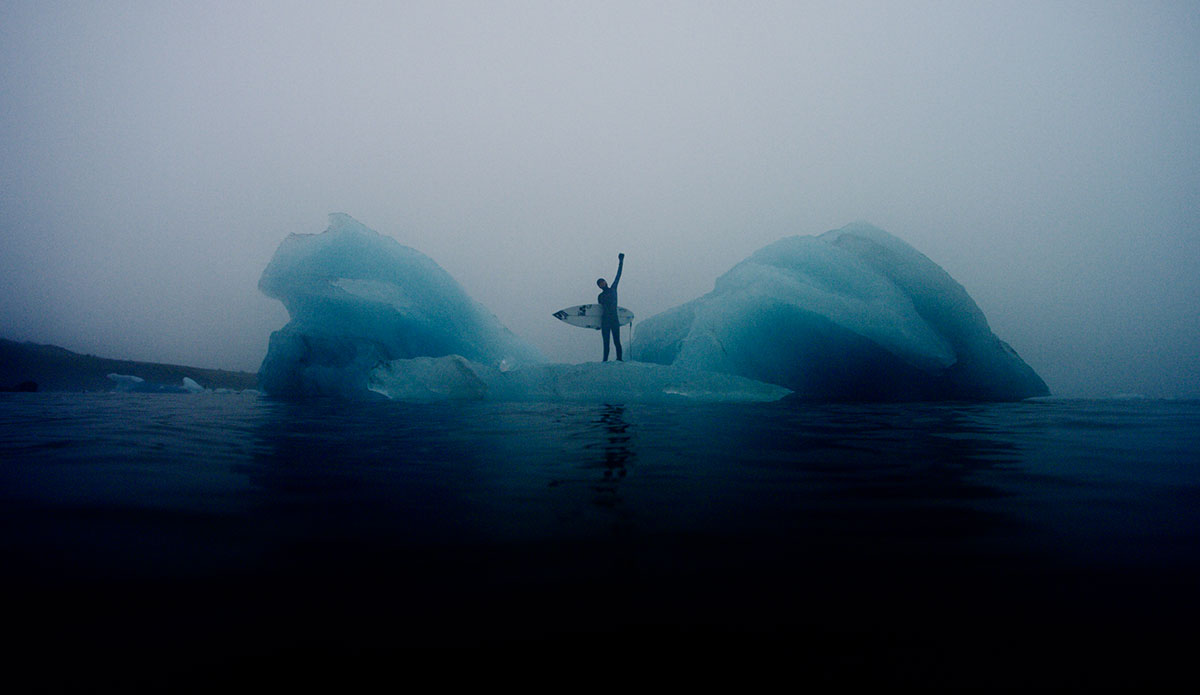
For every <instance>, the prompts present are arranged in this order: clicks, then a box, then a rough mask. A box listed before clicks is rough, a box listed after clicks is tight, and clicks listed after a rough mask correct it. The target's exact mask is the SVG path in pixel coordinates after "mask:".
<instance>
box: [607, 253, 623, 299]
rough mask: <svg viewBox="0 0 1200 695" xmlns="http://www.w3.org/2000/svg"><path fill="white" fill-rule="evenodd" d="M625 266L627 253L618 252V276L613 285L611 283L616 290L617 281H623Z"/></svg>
mask: <svg viewBox="0 0 1200 695" xmlns="http://www.w3.org/2000/svg"><path fill="white" fill-rule="evenodd" d="M624 267H625V254H623V253H618V254H617V277H615V278H613V281H612V285H609V286H610V287H612V288H613V289H614V290H615V289H617V283H618V282H620V281H621V270H622V269H623V268H624Z"/></svg>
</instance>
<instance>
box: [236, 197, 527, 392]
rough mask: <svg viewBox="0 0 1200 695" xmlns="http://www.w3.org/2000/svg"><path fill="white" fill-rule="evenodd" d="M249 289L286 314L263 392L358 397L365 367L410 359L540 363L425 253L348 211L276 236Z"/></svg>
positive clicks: (263, 374)
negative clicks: (319, 225)
mask: <svg viewBox="0 0 1200 695" xmlns="http://www.w3.org/2000/svg"><path fill="white" fill-rule="evenodd" d="M258 287H259V289H260V290H262V292H263V293H265V294H266V295H268V296H270V297H274V298H276V299H279V300H280V301H282V302H283V304H284V306H285V307H286V308H287V310H288V314H289V315H290V316H291V321H289V322H288V324H287V325H285V326H284V327H283V328H281V329H280V330H278V331H275V332H274V333H272V334H271V340H270V344H269V347H268V350H267V356H266V358H265V359H264V360H263V363H262V367H261V368H260V369H259V384H260V386H261V388H262V389H263V390H265V391H267V392H268V393H272V394H276V395H321V394H326V395H329V394H338V395H351V396H353V395H362V394H364V393H366V392H367V379H368V375H369V373H370V372H371V370H373V369H374V368H375V367H377V366H379V365H381V364H384V363H387V362H390V361H392V360H397V359H411V358H414V357H441V356H445V355H461V356H463V357H465V358H466V359H469V360H472V361H474V362H479V363H481V364H485V365H488V366H494V367H499V366H500V365H502V364H504V365H520V364H530V363H538V362H542V361H543V359H542V356H541V354H540V353H539V352H538V351H537V350H536V349H535V348H534V347H532V346H530V345H529V344H527V343H525V342H524V341H522V340H520V339H518V338H517V337H516V336H515V335H513V334H512V333H511V332H510V331H509V330H508V329H507V328H505V327H504V326H503V325H502V324H501V323H500V321H499V320H498V319H497V318H496V317H495V316H493V315H492V314H491V313H490V312H489V311H488V310H487V309H485V308H484V307H483V306H482V305H481V304H479V303H478V302H476V301H475V300H473V299H471V298H470V297H469V296H467V294H466V292H464V291H463V289H462V288H461V287H460V286H459V284H458V283H457V282H456V281H455V280H454V278H452V277H450V274H449V273H447V272H446V271H445V270H443V269H442V268H441V267H440V266H439V265H438V264H437V263H435V262H433V260H432V259H430V258H429V257H428V256H426V255H425V254H423V253H421V252H420V251H417V250H416V249H412V248H409V247H407V246H403V245H401V244H400V243H399V242H397V241H395V240H394V239H391V238H389V237H385V236H381V235H380V234H378V233H377V232H375V231H373V230H371V229H368V228H366V227H364V226H363V225H362V224H360V223H359V222H357V221H356V220H354V219H353V218H351V217H350V216H348V215H343V214H333V215H330V217H329V228H328V229H326V230H325V231H324V232H322V233H321V234H292V235H290V236H288V237H287V238H286V239H284V241H283V242H282V243H281V244H280V245H279V248H278V249H277V250H276V251H275V256H274V257H273V258H272V259H271V262H270V263H269V264H268V265H267V268H266V269H265V270H264V271H263V274H262V278H261V279H260V280H259V283H258Z"/></svg>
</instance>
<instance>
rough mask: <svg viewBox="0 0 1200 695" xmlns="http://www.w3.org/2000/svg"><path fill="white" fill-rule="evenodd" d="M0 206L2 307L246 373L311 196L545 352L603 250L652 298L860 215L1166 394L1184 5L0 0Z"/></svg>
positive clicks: (655, 301) (1183, 277)
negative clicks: (439, 275)
mask: <svg viewBox="0 0 1200 695" xmlns="http://www.w3.org/2000/svg"><path fill="white" fill-rule="evenodd" d="M0 211H2V213H3V215H2V217H0V219H2V220H3V229H2V230H0V279H2V280H0V282H2V283H3V284H2V288H3V289H2V292H0V337H6V338H11V339H18V340H31V341H35V342H43V343H54V344H58V345H62V346H64V347H67V348H70V349H72V350H76V351H80V352H87V353H92V354H97V355H102V356H106V357H121V358H129V359H138V360H151V361H160V362H172V363H183V364H191V365H195V366H201V367H217V368H227V369H244V370H256V369H257V368H258V365H259V362H260V361H261V360H262V358H263V356H264V355H265V353H266V348H267V338H268V336H269V334H270V332H271V331H273V330H275V329H277V328H279V327H281V326H282V325H283V324H284V323H285V322H286V320H287V315H286V312H285V311H284V310H283V308H282V306H281V305H280V304H279V303H278V302H276V301H274V300H270V299H268V298H266V297H264V296H263V295H261V294H260V293H259V292H258V290H257V282H258V277H259V274H260V273H261V272H262V269H263V268H264V267H265V266H266V264H267V262H268V261H269V260H270V258H271V255H272V253H273V252H274V250H275V247H276V246H277V245H278V244H279V242H280V241H281V240H282V239H283V238H284V237H285V236H286V235H287V234H289V233H293V232H299V233H316V232H320V231H322V230H323V229H324V228H325V226H326V219H327V214H328V213H330V212H345V213H348V214H350V215H352V216H353V217H355V218H356V219H358V220H359V221H361V222H363V223H364V224H366V225H367V226H369V227H371V228H373V229H376V230H377V231H379V232H381V233H383V234H387V235H389V236H392V237H394V238H395V239H397V240H398V241H400V242H401V243H404V244H407V245H410V246H413V247H415V248H417V249H420V250H421V251H423V252H424V253H426V254H428V255H429V256H431V257H432V258H433V259H434V260H436V261H437V262H438V263H439V264H441V265H442V266H443V267H444V268H445V269H446V270H447V271H449V272H450V273H451V274H452V275H454V276H455V277H456V278H457V279H458V280H459V282H460V283H461V284H462V285H463V286H464V288H465V289H466V290H467V292H468V293H470V294H471V295H472V296H474V297H475V298H476V299H478V300H480V301H481V302H482V303H483V304H484V305H486V306H487V307H488V308H489V309H491V310H492V311H493V312H494V313H495V314H496V315H497V316H498V317H499V318H500V320H501V321H503V322H504V323H505V324H506V325H507V326H508V327H509V328H511V329H512V330H513V331H514V332H515V333H517V334H518V335H520V336H522V337H524V338H526V339H528V340H530V341H531V342H533V343H534V344H535V345H536V346H537V347H539V348H540V349H541V350H542V351H543V352H544V353H545V354H546V356H547V357H548V358H550V359H552V360H555V361H565V362H579V361H584V360H591V359H598V357H599V352H600V339H599V336H598V335H597V334H596V333H594V332H591V331H585V330H581V329H577V328H572V327H569V326H565V325H563V324H561V323H559V322H558V321H556V320H555V319H553V318H552V317H551V316H550V314H551V313H552V312H554V311H555V310H557V309H561V308H563V307H566V306H569V305H573V304H579V303H584V302H591V301H594V300H595V295H596V292H597V290H596V287H595V280H596V278H598V277H606V278H609V279H610V280H611V278H612V274H613V273H614V272H615V270H616V255H617V253H618V252H624V253H625V254H626V255H627V257H626V265H625V274H624V277H623V278H622V281H621V288H620V289H621V300H622V305H624V306H627V307H629V308H630V309H632V310H633V311H634V312H635V313H637V315H638V316H639V317H640V318H648V317H649V316H651V315H653V314H655V313H657V312H659V311H662V310H664V309H667V308H669V307H671V306H674V305H676V304H679V303H681V302H683V301H686V300H689V299H692V298H694V297H696V296H698V295H700V294H703V293H704V292H707V291H709V290H710V289H712V285H713V281H714V280H715V279H716V277H718V276H719V275H720V274H721V273H723V272H725V271H726V270H728V269H729V268H730V267H731V266H732V265H733V264H734V263H736V262H737V261H739V260H741V259H743V258H744V257H746V256H748V255H749V254H750V253H752V252H753V251H754V250H756V249H758V248H760V247H761V246H764V245H765V244H768V243H770V242H772V241H775V240H777V239H779V238H781V237H783V236H786V235H790V234H819V233H821V232H824V231H826V230H829V229H833V228H837V227H841V226H843V225H845V224H847V223H849V222H853V221H858V220H862V221H867V222H870V223H872V224H874V225H877V226H879V227H882V228H884V229H886V230H888V231H889V232H891V233H893V234H895V235H897V236H899V237H901V238H903V239H905V240H906V241H908V242H909V243H910V244H912V245H913V246H915V247H916V248H917V249H919V250H921V251H922V252H923V253H925V254H926V255H928V256H929V257H930V258H932V259H933V260H934V261H936V262H937V263H939V264H941V265H942V267H944V268H945V269H946V270H947V271H948V272H949V273H950V274H951V275H952V276H954V277H955V278H956V279H957V280H958V281H959V282H961V283H962V284H963V285H964V286H965V287H966V288H967V290H968V291H969V292H970V293H971V295H972V296H973V297H974V298H975V300H976V301H977V302H978V303H979V305H980V307H981V308H982V309H983V311H984V313H985V314H986V315H987V317H988V319H989V321H990V323H991V325H992V328H993V330H994V331H995V332H996V333H997V334H998V335H999V336H1000V337H1001V338H1003V339H1005V340H1006V341H1008V342H1009V343H1011V344H1012V346H1013V347H1014V348H1016V350H1017V351H1018V352H1019V353H1020V354H1021V355H1022V357H1023V358H1024V359H1025V360H1026V361H1027V362H1028V363H1029V364H1030V365H1031V366H1032V367H1033V368H1034V369H1035V370H1037V371H1038V372H1039V373H1040V374H1041V375H1042V377H1043V378H1044V379H1045V380H1046V382H1047V383H1048V384H1049V386H1050V388H1051V390H1052V391H1053V392H1054V393H1055V394H1058V395H1068V396H1105V395H1112V394H1118V393H1140V394H1144V395H1148V396H1168V397H1169V396H1191V397H1195V396H1200V308H1198V307H1200V5H1197V4H1196V3H1191V2H1177V3H1172V2H1164V3H1156V2H1142V1H1138V2H1127V3H1111V2H1093V1H1086V2H1077V3H1076V2H1059V3H1047V2H998V3H953V2H946V3H941V2H939V3H920V2H903V3H900V2H880V3H853V2H830V3H800V2H780V3H698V2H689V3H666V2H663V3H657V2H656V3H645V2H636V3H617V2H606V3H548V2H547V3H526V2H518V3H505V2H495V3H488V2H481V3H454V2H430V3H392V2H381V3H351V4H344V3H326V4H316V5H315V6H308V5H302V4H300V3H161V2H111V3H90V2H80V3H35V2H4V3H3V4H0ZM635 327H636V326H635ZM635 350H636V346H635ZM635 357H636V354H635Z"/></svg>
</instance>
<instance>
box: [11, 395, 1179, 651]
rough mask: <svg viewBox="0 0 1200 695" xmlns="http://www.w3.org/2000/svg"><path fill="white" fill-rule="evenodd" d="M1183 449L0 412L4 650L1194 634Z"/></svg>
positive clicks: (1005, 439) (210, 403) (770, 416)
mask: <svg viewBox="0 0 1200 695" xmlns="http://www.w3.org/2000/svg"><path fill="white" fill-rule="evenodd" d="M26 396H27V397H26ZM1198 432H1200V405H1198V404H1189V403H1157V404H1154V403H1150V404H1125V403H1100V404H1089V403H1080V402H1067V403H1061V402H1059V403H1056V402H1032V403H1019V404H990V405H972V404H905V405H845V404H840V405H814V404H801V403H780V404H764V405H749V406H736V407H735V406H720V405H706V406H689V407H680V406H649V405H632V404H630V405H624V406H622V405H579V404H574V405H572V404H561V403H558V404H551V403H532V404H496V403H466V404H464V403H455V404H421V405H417V404H402V403H390V402H368V403H353V402H343V401H334V400H311V401H303V402H289V401H273V400H269V399H255V398H249V397H244V396H229V397H222V396H220V395H216V394H210V395H202V396H177V397H171V396H162V395H158V396H155V395H140V394H126V395H117V396H113V397H108V396H104V397H101V396H87V397H71V398H67V397H63V396H53V395H43V394H0V515H3V516H2V520H3V522H4V523H2V524H0V551H2V552H3V557H4V558H5V559H6V560H7V564H6V577H7V580H8V581H9V582H11V583H12V587H10V593H12V595H21V596H26V595H31V596H35V598H36V599H37V600H35V601H33V602H31V603H29V606H30V607H29V608H28V609H27V610H25V612H24V613H22V614H20V615H19V616H17V623H16V624H17V628H16V629H17V630H18V631H20V630H37V629H42V628H39V626H42V625H63V626H67V627H71V628H77V627H78V626H79V625H80V622H81V621H80V619H79V618H78V617H77V613H81V612H82V613H86V612H87V611H89V610H90V611H92V616H93V617H92V625H93V627H94V629H95V633H94V634H102V635H104V638H103V640H97V642H96V643H95V644H92V643H89V644H88V645H87V646H88V647H90V648H92V649H97V648H99V646H104V647H106V648H110V649H112V650H118V649H121V645H122V644H126V645H133V646H135V647H138V648H144V647H147V643H148V642H153V643H156V642H157V641H160V640H161V642H162V644H163V645H166V646H164V647H162V648H163V649H166V650H170V651H172V652H173V653H177V654H186V653H189V652H188V651H187V650H186V649H176V646H177V644H178V643H181V642H186V641H187V639H188V636H189V635H188V634H185V633H186V630H185V628H183V627H181V626H183V625H190V626H193V627H195V626H200V627H195V629H196V630H197V632H196V637H195V639H194V640H193V644H192V646H193V647H195V646H196V645H197V644H206V645H212V644H229V642H228V639H230V638H229V635H228V633H230V632H239V633H240V632H241V628H243V627H244V626H245V625H247V624H250V622H251V621H252V620H257V621H259V622H258V623H255V624H256V625H257V626H258V629H259V631H260V632H259V633H255V632H253V631H251V630H247V631H245V635H246V637H245V640H246V643H247V646H245V649H255V648H260V647H259V646H258V645H261V644H272V643H286V642H288V641H289V640H304V639H311V640H322V639H328V635H348V636H349V637H347V638H346V639H349V640H357V641H356V642H355V644H356V645H358V646H364V645H365V646H367V647H368V648H369V647H371V646H372V645H373V644H375V641H377V640H393V641H395V642H396V643H400V644H405V645H412V644H425V643H427V642H428V641H429V640H432V639H440V640H444V641H445V642H446V643H451V644H461V643H462V642H463V641H464V640H465V639H466V638H465V637H464V636H465V635H470V636H471V639H474V638H476V637H477V636H478V635H483V634H486V635H487V638H488V639H491V640H497V641H503V640H505V639H511V638H512V635H513V634H514V633H515V632H519V631H523V632H521V633H520V634H522V635H525V636H530V635H533V636H542V637H545V636H546V635H560V634H564V633H566V632H570V631H575V632H589V631H591V632H593V633H594V634H600V633H603V632H604V631H605V630H611V629H615V628H614V626H620V625H624V626H626V627H627V628H628V629H630V631H631V633H636V632H637V631H638V630H641V629H642V628H643V627H645V626H646V625H647V624H651V625H655V624H656V625H658V626H659V627H661V626H663V625H696V624H706V625H714V624H716V625H721V624H724V625H736V626H739V629H741V628H754V629H767V628H766V627H764V626H776V627H778V626H783V628H784V632H786V633H787V634H788V635H789V636H794V635H807V634H815V635H817V637H815V638H813V639H814V642H813V643H812V644H809V645H808V646H809V647H815V648H816V649H817V650H818V651H817V652H816V653H818V654H824V655H829V652H830V651H831V649H833V650H834V651H837V649H840V648H836V649H835V648H830V647H827V646H823V645H824V644H835V645H836V644H842V645H845V635H846V634H847V633H849V634H853V635H857V636H861V635H862V634H863V633H864V632H868V631H884V630H897V631H900V632H901V633H903V631H905V630H910V631H911V630H916V631H918V632H919V631H921V630H927V632H921V633H920V634H918V635H917V637H918V638H919V639H918V640H917V641H916V642H912V643H913V644H918V645H920V644H929V643H935V644H939V645H941V646H942V647H944V648H945V647H946V645H947V644H949V642H950V639H951V638H945V637H944V636H945V635H951V636H953V637H952V640H953V641H955V644H957V643H958V641H959V640H960V639H961V644H962V645H964V646H962V648H961V649H962V650H968V649H970V654H965V655H964V654H958V656H960V657H962V656H968V657H969V656H971V655H972V654H982V653H986V650H985V649H974V648H973V647H969V646H966V645H971V644H974V643H975V642H977V641H982V640H987V639H989V638H991V637H992V635H993V632H992V626H994V625H996V624H1002V623H1003V624H1007V625H1009V628H1010V632H1009V635H1015V636H1016V638H1015V639H1014V641H1013V642H1012V643H1013V644H1017V643H1023V640H1025V639H1026V638H1027V637H1028V635H1027V634H1025V632H1024V631H1026V630H1027V631H1028V632H1030V633H1037V634H1040V633H1041V632H1042V631H1043V630H1047V633H1046V634H1051V633H1050V632H1048V630H1050V629H1051V628H1057V629H1062V626H1064V625H1066V626H1070V627H1071V629H1072V630H1074V633H1073V634H1071V635H1070V637H1072V638H1074V639H1080V638H1088V637H1090V636H1091V635H1093V634H1094V635H1097V637H1096V640H1097V641H1098V642H1100V643H1101V646H1103V645H1104V644H1121V643H1122V642H1121V640H1125V639H1126V637H1125V635H1132V634H1136V635H1160V636H1166V637H1165V638H1163V639H1172V638H1179V639H1181V640H1186V639H1187V638H1184V637H1181V636H1184V635H1190V634H1191V633H1190V632H1189V631H1190V630H1191V627H1192V626H1193V625H1194V623H1195V622H1196V621H1197V620H1200V607H1198V606H1197V600H1196V598H1195V592H1194V587H1195V585H1196V583H1197V581H1198V580H1200V567H1198V565H1200V504H1197V500H1200V470H1198V467H1197V464H1196V461H1197V460H1200V435H1198V434H1197V433H1198ZM93 585H94V586H96V587H99V588H95V589H93V588H91V587H92V586H93ZM63 586H67V587H68V588H69V590H62V587H63ZM112 592H120V593H119V596H118V598H119V599H120V601H114V600H113V599H112V597H111V596H110V595H109V594H111V593H112ZM222 592H224V593H222ZM70 596H79V597H83V598H80V599H78V600H76V601H75V602H74V603H72V604H71V608H70V610H67V609H62V610H59V609H58V608H56V607H57V606H59V605H60V604H61V602H63V601H64V600H66V599H64V597H70ZM147 596H149V597H152V598H153V600H149V599H147V598H146V597H147ZM106 606H118V607H119V608H113V609H112V610H111V613H110V612H106V611H109V609H108V608H105V607H106ZM1096 606H1103V607H1104V610H1103V611H1102V612H1097V611H1096ZM47 611H49V614H51V616H52V620H47V619H46V617H45V616H46V615H47ZM55 611H57V612H55ZM1043 617H1044V620H1042V618H1043ZM1039 620H1042V621H1041V622H1039ZM1005 621H1007V623H1005ZM1122 621H1124V622H1122ZM118 624H119V625H127V626H129V627H128V629H127V630H126V632H125V633H124V634H121V635H115V636H114V634H113V633H112V631H111V630H110V629H109V626H111V625H118ZM214 625H216V626H219V627H213V626H214ZM95 626H100V627H95ZM205 626H208V627H205ZM231 626H232V627H231ZM914 626H915V627H914ZM205 629H207V630H208V632H205V631H204V630H205ZM772 629H773V628H772ZM814 631H815V632H814ZM72 632H73V633H75V634H87V633H86V631H80V630H72ZM218 633H219V634H220V638H219V639H218V638H217V637H216V635H217V634H218ZM905 634H906V633H905ZM1037 634H1035V636H1037ZM839 635H841V636H842V637H841V639H842V640H843V641H842V642H838V641H837V640H838V639H839V637H838V636H839ZM939 635H941V636H943V637H940V638H939V637H938V636H939ZM117 637H120V638H121V639H124V640H125V643H122V642H120V641H119V640H116V638H117ZM81 639H82V638H81ZM920 639H924V640H926V641H925V642H920ZM938 639H942V641H941V642H938V641H937V640H938ZM1047 639H1049V638H1047ZM114 640H116V641H114ZM139 640H140V641H139ZM826 640H829V641H828V642H826ZM101 642H102V644H101ZM1058 643H1059V641H1055V645H1057V644H1058ZM1180 643H1181V644H1184V643H1186V641H1181V642H1180ZM149 646H150V647H154V646H156V645H155V644H150V645H149ZM854 646H857V645H851V647H854ZM953 646H954V645H950V648H952V647H953ZM209 648H210V649H211V646H210V647H209ZM821 649H824V650H825V651H824V652H821V651H820V650H821ZM136 651H137V650H136V649H134V650H130V653H134V652H136ZM917 651H918V652H920V653H925V652H922V651H921V650H919V649H918V650H917ZM195 653H198V654H199V653H202V651H197V652H195ZM797 653H801V651H797ZM846 653H855V652H854V651H853V649H849V650H847V652H846ZM907 655H908V656H911V654H907ZM835 656H836V655H835ZM987 672H989V673H992V672H995V669H989V670H987Z"/></svg>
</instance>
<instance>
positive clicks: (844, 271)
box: [634, 224, 1049, 400]
mask: <svg viewBox="0 0 1200 695" xmlns="http://www.w3.org/2000/svg"><path fill="white" fill-rule="evenodd" d="M634 342H635V345H634V349H635V351H636V352H635V354H637V356H638V359H641V360H644V361H648V362H656V363H660V364H673V365H678V366H683V367H686V368H689V369H704V370H713V371H718V372H723V373H727V374H736V375H740V376H745V377H749V378H751V379H757V380H760V381H766V382H769V383H774V384H780V385H783V386H786V387H788V388H790V389H793V390H794V391H796V393H797V394H799V395H800V396H803V397H810V398H822V399H855V400H940V399H965V400H1018V399H1021V398H1027V397H1032V396H1042V395H1046V394H1047V393H1048V392H1049V391H1048V389H1047V388H1046V385H1045V383H1044V382H1043V381H1042V380H1041V378H1040V377H1038V375H1037V374H1036V373H1035V372H1034V371H1033V370H1032V369H1031V368H1030V367H1029V366H1028V365H1027V364H1025V362H1024V361H1022V360H1021V358H1020V357H1019V356H1018V355H1017V354H1016V352H1015V351H1014V350H1013V349H1012V348H1011V347H1009V346H1008V345H1007V344H1006V343H1004V342H1003V341H1001V340H1000V339H999V338H997V337H996V336H995V334H994V333H992V331H991V329H990V328H989V327H988V324H987V320H986V319H985V318H984V316H983V313H982V312H981V311H980V310H979V307H978V306H977V305H976V304H975V302H974V300H972V299H971V297H970V296H969V295H968V294H967V292H966V290H965V289H963V287H962V285H960V284H958V283H957V282H955V281H954V279H953V278H951V277H950V275H949V274H947V273H946V271H944V270H943V269H942V268H941V267H939V266H938V265H937V264H936V263H934V262H933V261H931V260H930V259H929V258H927V257H926V256H924V255H923V254H921V253H920V252H919V251H917V250H916V249H914V248H912V247H911V246H909V245H908V244H906V243H904V242H903V241H901V240H900V239H897V238H896V237H894V236H892V235H890V234H888V233H887V232H884V231H883V230H880V229H877V228H875V227H872V226H870V225H866V224H853V225H848V226H846V227H843V228H842V229H838V230H834V231H831V232H827V233H826V234H823V235H821V236H819V237H800V236H796V237H789V238H786V239H782V240H780V241H778V242H776V243H774V244H771V245H769V246H766V247H764V248H762V249H760V250H759V251H757V252H756V253H754V254H753V255H752V256H750V257H749V258H747V259H746V260H744V261H742V262H741V263H739V264H737V265H736V266H734V267H733V268H732V269H731V270H730V271H729V272H727V273H726V274H725V275H723V276H721V277H720V278H719V279H718V280H717V282H716V285H715V287H714V289H713V291H712V292H710V293H708V294H706V295H704V296H703V297H700V298H698V299H695V300H692V301H691V302H688V303H686V304H683V305H681V306H678V307H675V308H674V309H670V310H668V311H666V312H663V313H661V314H659V315H657V316H653V317H650V318H649V319H646V320H645V321H643V322H642V323H641V325H640V326H639V327H638V330H637V333H636V334H635V336H634Z"/></svg>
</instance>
